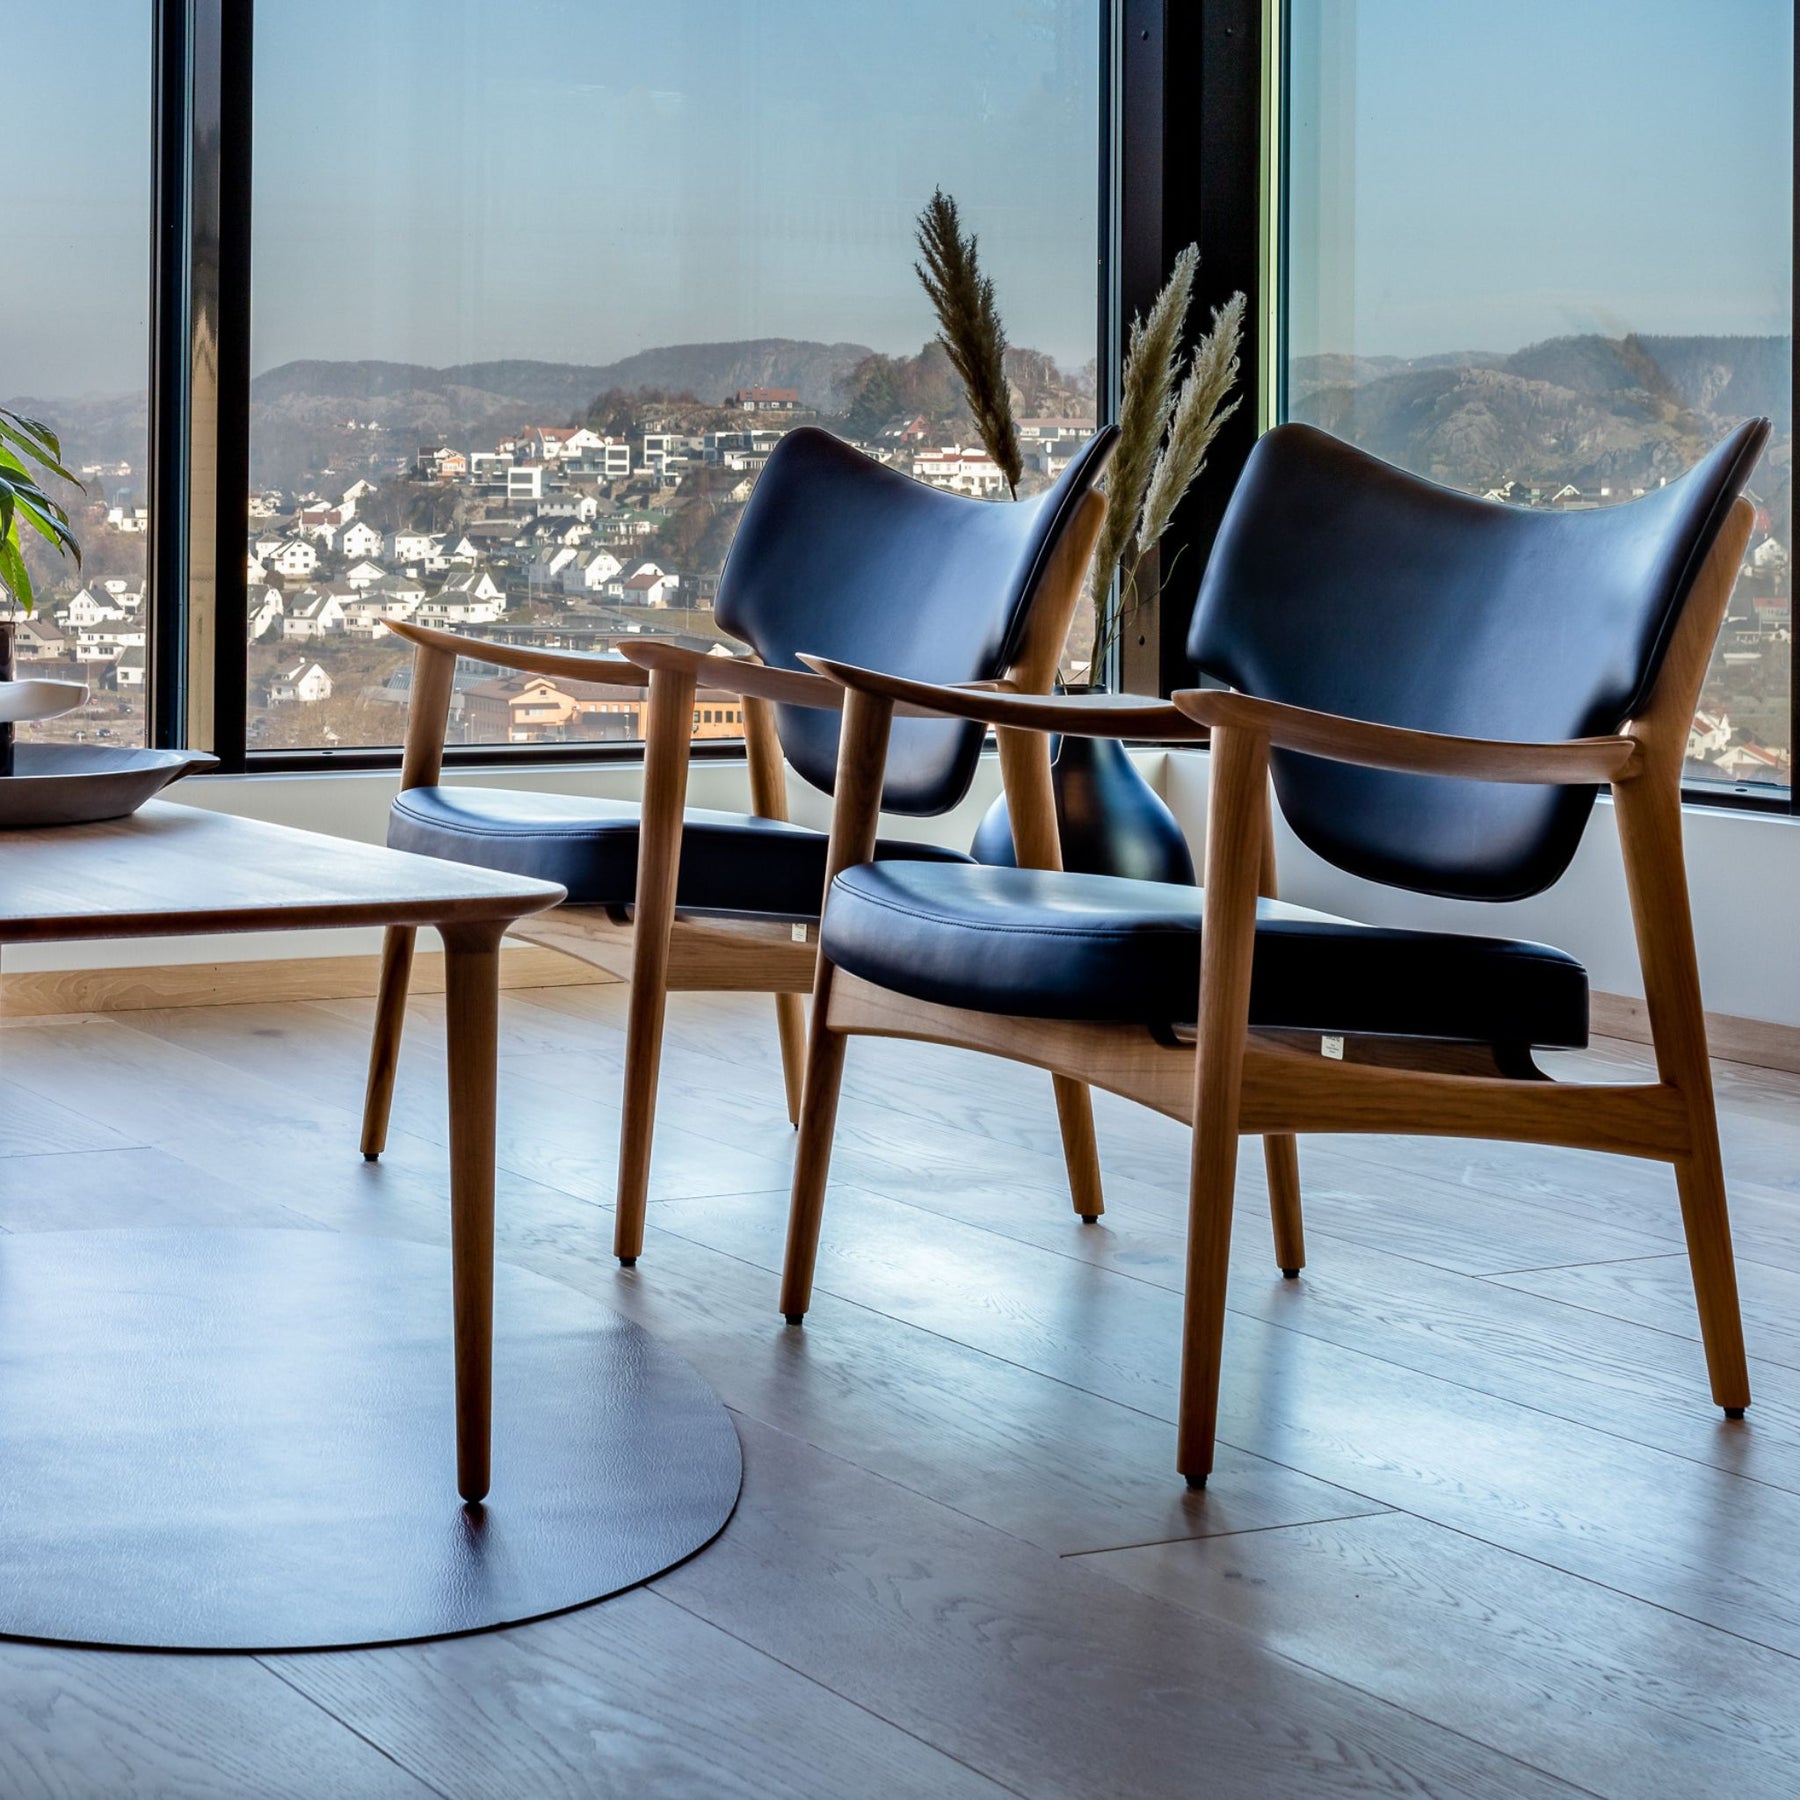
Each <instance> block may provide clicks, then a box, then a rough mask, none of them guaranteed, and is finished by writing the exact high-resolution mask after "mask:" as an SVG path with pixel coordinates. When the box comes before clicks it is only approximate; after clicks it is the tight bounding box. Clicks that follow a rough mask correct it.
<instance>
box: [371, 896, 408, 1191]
mask: <svg viewBox="0 0 1800 1800" xmlns="http://www.w3.org/2000/svg"><path fill="white" fill-rule="evenodd" d="M418 935H419V933H418V930H417V928H416V927H415V926H412V925H390V926H389V927H388V928H387V932H386V934H385V935H384V936H383V938H382V940H381V989H380V993H379V995H378V997H377V999H376V1002H375V1035H374V1038H373V1040H372V1041H371V1043H370V1045H369V1085H368V1088H367V1090H366V1092H365V1094H364V1096H363V1129H362V1153H363V1155H364V1156H366V1157H367V1158H368V1159H369V1161H370V1162H373V1161H375V1159H376V1158H377V1157H378V1156H380V1154H381V1153H382V1151H383V1150H385V1149H386V1148H387V1132H388V1114H389V1112H390V1111H391V1110H392V1108H393V1104H394V1074H395V1071H396V1070H397V1069H398V1068H399V1066H400V1033H401V1031H402V1030H403V1028H404V1027H405V1024H406V990H407V987H408V986H409V985H410V983H411V980H412V966H413V943H414V940H415V939H416V938H417V937H418Z"/></svg>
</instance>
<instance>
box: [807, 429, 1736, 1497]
mask: <svg viewBox="0 0 1800 1800" xmlns="http://www.w3.org/2000/svg"><path fill="white" fill-rule="evenodd" d="M1767 439H1768V426H1767V424H1766V423H1764V422H1762V421H1752V422H1750V423H1748V424H1745V425H1743V426H1740V427H1739V428H1738V429H1737V430H1736V431H1734V432H1733V433H1732V434H1731V435H1730V436H1729V437H1728V438H1727V439H1726V440H1725V441H1724V442H1723V443H1722V444H1720V445H1719V446H1718V447H1717V448H1716V449H1715V450H1714V451H1713V452H1712V453H1711V454H1710V455H1709V456H1707V457H1706V458H1705V460H1704V461H1703V462H1701V463H1700V464H1699V465H1698V466H1697V467H1695V468H1694V469H1692V470H1690V471H1689V472H1688V473H1687V474H1686V475H1684V476H1683V477H1681V478H1680V479H1679V480H1676V481H1672V482H1670V483H1669V484H1668V485H1667V486H1666V487H1664V488H1662V489H1660V490H1659V491H1657V492H1655V493H1652V494H1650V495H1648V496H1646V497H1644V498H1642V499H1639V500H1636V501H1633V502H1631V503H1629V504H1626V505H1621V506H1616V507H1611V508H1606V509H1602V510H1598V511H1591V512H1580V513H1549V512H1526V511H1522V510H1518V509H1515V508H1511V507H1505V506H1498V505H1494V504H1491V503H1488V502H1485V501H1480V500H1474V499H1471V498H1469V497H1467V496H1465V495H1462V494H1458V493H1453V492H1450V491H1449V490H1447V489H1444V488H1440V487H1436V486H1433V485H1432V484H1431V483H1429V482H1426V481H1421V480H1417V479H1415V478H1414V477H1412V476H1410V475H1407V474H1404V473H1402V472H1401V471H1400V470H1398V469H1394V468H1390V467H1388V466H1387V465H1386V464H1384V463H1381V462H1378V461H1376V460H1375V459H1374V458H1372V457H1369V456H1365V455H1363V454H1362V453H1361V452H1359V451H1357V450H1354V449H1351V448H1350V447H1348V446H1347V445H1344V444H1341V443H1339V442H1337V441H1335V440H1334V439H1332V438H1330V437H1327V436H1325V435H1324V434H1322V433H1320V432H1317V431H1314V430H1311V429H1309V428H1307V427H1304V426H1299V425H1289V426H1283V427H1281V428H1279V429H1278V430H1275V431H1272V432H1270V433H1269V434H1268V435H1267V436H1266V437H1265V438H1264V439H1263V440H1262V441H1261V443H1260V444H1259V445H1258V446H1257V447H1256V449H1255V451H1254V452H1253V454H1252V456H1251V458H1250V461H1249V463H1248V465H1247V467H1246V468H1245V471H1244V474H1243V477H1242V479H1241V481H1240V483H1239V486H1238V488H1237V491H1236V493H1235V494H1234V496H1233V498H1232V501H1231V505H1230V507H1229V509H1228V512H1227V515H1226V517H1225V520H1224V523H1223V525H1222V527H1221V529H1220V532H1219V536H1218V539H1217V542H1216V544H1215V546H1214V549H1213V553H1212V558H1211V561H1210V564H1209V566H1208V568H1207V571H1206V574H1205V578H1204V580H1203V582H1202V585H1201V590H1200V595H1199V599H1198V603H1197V605H1196V608H1195V612H1194V618H1193V628H1192V631H1191V632H1190V634H1189V639H1188V651H1189V654H1190V655H1191V656H1192V657H1193V659H1194V660H1195V661H1196V662H1197V663H1198V665H1199V667H1200V668H1201V670H1202V671H1203V672H1204V674H1205V675H1207V676H1209V677H1212V678H1214V679H1216V680H1218V681H1219V682H1221V683H1224V684H1226V687H1225V688H1219V689H1195V690H1193V691H1190V692H1186V693H1181V694H1177V695H1176V696H1175V697H1174V700H1173V702H1172V703H1168V702H1157V701H1134V700H1130V699H1124V698H1122V699H1118V700H1113V701H1108V700H1107V699H1106V698H1104V697H1102V698H1101V699H1099V700H1098V701H1096V702H1083V701H1075V700H1058V699H1052V698H1024V697H1012V696H1006V695H999V694H971V693H966V692H965V693H956V692H951V691H946V690H944V689H941V688H938V689H934V688H932V687H930V686H928V685H926V684H924V683H920V682H916V681H899V680H894V679H892V678H891V677H889V676H886V675H877V674H872V673H869V672H867V671H864V670H858V669H854V668H850V667H846V666H844V664H843V663H841V662H827V661H824V660H820V661H819V662H818V663H817V666H818V667H819V668H821V669H823V670H825V671H826V672H827V673H829V674H830V675H832V677H833V678H834V679H836V680H838V681H841V682H842V683H844V685H845V687H846V689H847V690H848V692H849V702H848V705H847V709H846V713H845V719H844V730H843V745H842V749H841V752H840V763H839V774H838V795H837V805H836V809H835V814H834V820H833V825H832V845H831V857H830V869H831V873H832V877H833V879H832V882H831V887H830V890H829V894H828V898H827V902H826V907H825V914H824V923H823V927H822V932H821V940H822V943H821V953H820V957H819V970H818V981H817V985H816V987H815V989H814V997H813V1016H812V1028H811V1034H810V1038H809V1049H808V1067H807V1085H806V1100H805V1106H804V1110H803V1114H802V1119H801V1136H800V1146H799V1160H798V1163H797V1165H796V1170H795V1176H794V1194H793V1209H792V1216H791V1221H790V1227H789V1237H788V1250H787V1264H786V1270H785V1274H784V1277H783V1288H782V1299H781V1306H782V1310H783V1312H784V1313H785V1314H786V1315H787V1317H788V1319H789V1321H790V1323H798V1322H799V1320H800V1318H801V1316H802V1315H803V1314H804V1312H805V1310H806V1307H807V1304H808V1301H809V1298H810V1292H811V1284H812V1273H813V1262H814V1256H815V1252H816V1247H817V1242H818V1232H819V1222H820V1214H821V1210H822V1206H823V1201H824V1193H825V1183H826V1173H827V1166H828V1161H829V1157H830V1151H831V1136H832V1122H833V1116H834V1113H835V1110H836V1105H837V1093H838V1086H839V1082H840V1079H841V1075H842V1070H843V1058H844V1047H845V1043H846V1040H847V1037H848V1036H849V1035H851V1034H855V1033H859V1032H863V1033H876V1034H899V1035H905V1036H908V1037H914V1038H925V1039H930V1040H935V1041H939V1042H943V1043H950V1044H961V1045H966V1046H969V1047H972V1048H976V1049H983V1050H988V1051H991V1052H994V1053H996V1054H999V1055H1003V1056H1008V1057H1012V1058H1015V1059H1017V1060H1019V1061H1023V1062H1029V1063H1035V1064H1038V1065H1040V1066H1042V1067H1045V1068H1049V1069H1051V1070H1054V1071H1056V1072H1058V1073H1059V1074H1062V1075H1064V1076H1066V1077H1070V1078H1078V1079H1080V1080H1084V1081H1088V1082H1097V1083H1099V1084H1100V1085H1101V1086H1103V1087H1107V1088H1110V1089H1113V1090H1115V1091H1117V1092H1119V1093H1122V1094H1126V1095H1128V1096H1130V1097H1132V1098H1135V1099H1138V1100H1140V1101H1142V1102H1144V1103H1145V1104H1147V1105H1149V1106H1152V1107H1155V1108H1157V1109H1158V1110H1160V1111H1162V1112H1165V1113H1167V1114H1169V1115H1170V1116H1172V1117H1175V1118H1179V1119H1182V1120H1184V1121H1189V1122H1191V1124H1192V1127H1193V1162H1192V1184H1191V1194H1190V1213H1189V1225H1188V1256H1187V1282H1186V1315H1185V1319H1186V1323H1185V1330H1184V1337H1183V1346H1182V1355H1181V1409H1180V1426H1179V1444H1178V1456H1177V1465H1178V1467H1179V1469H1180V1470H1181V1472H1182V1473H1183V1474H1184V1475H1185V1476H1187V1478H1188V1480H1189V1482H1190V1483H1191V1484H1193V1485H1196V1486H1197V1485H1199V1484H1200V1483H1202V1482H1203V1481H1204V1480H1205V1478H1206V1475H1207V1473H1208V1471H1209V1470H1210V1469H1211V1467H1212V1456H1213V1437H1214V1432H1215V1422H1216V1417H1217V1401H1218V1383H1219V1356H1220V1345H1221V1340H1222V1335H1223V1329H1224V1319H1225V1285H1226V1262H1227V1255H1228V1250H1229V1246H1230V1241H1231V1206H1232V1190H1233V1184H1234V1179H1235V1174H1236V1165H1237V1146H1238V1137H1239V1135H1240V1133H1244V1132H1254V1133H1260V1134H1262V1135H1263V1136H1264V1138H1265V1141H1266V1143H1267V1145H1268V1148H1269V1163H1270V1176H1271V1180H1270V1194H1271V1200H1272V1204H1273V1210H1274V1225H1275V1248H1276V1261H1277V1263H1278V1264H1279V1266H1280V1268H1281V1270H1282V1272H1283V1273H1284V1274H1285V1275H1289V1276H1295V1275H1298V1273H1299V1271H1300V1267H1301V1264H1302V1262H1303V1261H1304V1249H1303V1240H1302V1234H1301V1218H1300V1193H1299V1178H1298V1164H1297V1161H1296V1159H1295V1157H1294V1152H1293V1142H1294V1134H1295V1133H1298V1132H1305V1131H1328V1132H1342V1131H1372V1132H1384V1133H1387V1132H1402V1133H1419V1134H1426V1135H1446V1136H1458V1137H1489V1138H1502V1139H1513V1140H1519V1141H1535V1142H1542V1143H1548V1144H1561V1145H1570V1146H1577V1147H1584V1148H1590V1149H1595V1150H1606V1151H1611V1152H1614V1153H1617V1154H1622V1155H1629V1156H1640V1157H1649V1158H1653V1159H1657V1160H1660V1161H1665V1162H1668V1163H1671V1164H1673V1166H1674V1170H1675V1175H1676V1182H1677V1186H1678V1189H1679V1194H1680V1203H1681V1212H1682V1218H1683V1222H1684V1225H1685V1228H1686V1236H1687V1248H1688V1256H1689V1260H1690V1263H1691V1265H1692V1270H1693V1276H1694V1285H1695V1290H1696V1295H1697V1299H1698V1304H1699V1312H1700V1323H1701V1328H1702V1335H1703V1337H1704V1340H1705V1349H1706V1360H1707V1367H1708V1370H1709V1372H1710V1375H1711V1382H1712V1395H1713V1399H1714V1400H1715V1402H1717V1404H1718V1405H1720V1406H1721V1407H1723V1408H1724V1409H1725V1411H1726V1412H1727V1414H1728V1415H1730V1416H1732V1417H1738V1416H1741V1414H1742V1412H1743V1409H1744V1408H1745V1407H1746V1406H1747V1405H1748V1404H1749V1400H1750V1390H1749V1380H1748V1374H1747V1371H1746V1367H1745V1361H1744V1346H1743V1336H1742V1331H1741V1329H1740V1325H1739V1319H1738V1304H1737V1289H1736V1281H1735V1276H1734V1273H1733V1265H1732V1251H1731V1235H1730V1228H1729V1225H1728V1223H1727V1218H1726V1204H1725V1187H1724V1177H1723V1174H1722V1171H1721V1168H1720V1161H1719V1142H1718V1129H1717V1124H1716V1120H1715V1117H1714V1111H1713V1096H1712V1086H1711V1074H1710V1069H1709V1065H1708V1062H1707V1047H1706V1027H1705V1018H1704V1014H1703V1013H1702V1010H1701V1000H1700V983H1699V975H1698V971H1697V968H1696V964H1695V956H1694V941H1693V931H1692V925H1691V920H1690V915H1689V907H1688V893H1687V882H1686V876H1685V872H1684V868H1683V862H1682V849H1681V765H1682V760H1683V756H1684V754H1685V749H1686V744H1687V735H1688V727H1689V723H1690V721H1691V719H1692V717H1693V712H1694V706H1695V703H1696V701H1697V699H1698V696H1699V692H1700V686H1701V682H1702V680H1703V678H1704V676H1705V672H1706V666H1707V661H1708V658H1709V655H1710V653H1711V650H1712V646H1713V642H1714V639H1715V637H1716V636H1717V633H1718V629H1719V624H1720V620H1721V619H1722V617H1723V614H1724V609H1725V605H1726V602H1727V600H1728V598H1729V596H1730V592H1731V587H1732V583H1733V581H1734V579H1735V577H1736V574H1737V571H1738V568H1739V565H1740V563H1741V561H1742V559H1743V555H1744V549H1745V545H1746V542H1747V540H1748V535H1749V530H1750V519H1751V508H1750V504H1749V502H1748V501H1747V500H1745V499H1743V498H1742V497H1741V495H1742V490H1743V487H1744V484H1745V481H1746V479H1747V478H1748V476H1749V474H1750V471H1751V469H1752V468H1753V466H1754V465H1755V463H1756V460H1757V458H1758V456H1759V455H1760V454H1761V452H1762V449H1763V446H1764V444H1765V443H1766V442H1767ZM896 705H902V706H910V707H913V708H918V707H932V708H935V709H936V710H938V711H941V712H944V713H946V714H948V715H950V716H953V717H957V718H963V719H970V720H984V721H987V722H989V723H991V724H993V725H996V726H999V727H1002V728H1005V729H1009V730H1021V729H1029V730H1034V731H1046V730H1055V731H1062V732H1080V733H1087V734H1090V735H1095V736H1117V737H1126V738H1133V737H1135V738H1144V739H1156V740H1168V739H1172V738H1173V739H1179V738H1181V737H1184V736H1185V737H1187V738H1190V739H1195V740H1198V739H1200V738H1201V737H1203V736H1205V735H1206V734H1207V733H1208V732H1210V737H1211V777H1212V789H1211V800H1210V804H1209V814H1208V819H1207V845H1206V866H1205V882H1204V892H1203V893H1201V892H1196V891H1194V890H1191V889H1183V888H1173V887H1161V886H1156V885H1151V884H1147V883H1139V882H1130V881H1122V880H1113V879H1109V878H1107V877H1104V876H1092V875H1074V874H1055V873H1046V872H1043V871H1041V870H1033V869H1029V868H1026V869H1001V868H972V867H965V866H946V865H942V864H932V863H906V864H901V863H879V862H871V861H870V860H869V847H870V843H871V841H872V838H873V830H874V816H875V815H874V812H873V809H872V802H873V797H874V795H875V794H876V792H877V791H878V786H879V778H880V769H881V764H882V755H883V746H884V744H885V742H886V739H887V735H888V731H889V721H890V718H891V716H892V714H893V710H894V708H895V706H896ZM1271 778H1272V780H1273V788H1274V798H1275V800H1276V801H1277V802H1278V803H1279V804H1280V806H1281V809H1282V811H1283V813H1284V814H1285V816H1286V818H1287V820H1288V823H1289V824H1290V825H1291V826H1292V828H1293V830H1294V831H1295V833H1296V834H1297V835H1298V836H1299V837H1300V839H1301V840H1302V841H1303V842H1304V843H1305V844H1307V845H1308V846H1309V847H1310V848H1311V849H1312V850H1314V851H1315V852H1317V853H1318V854H1319V855H1320V856H1322V857H1324V858H1326V859H1327V860H1328V861H1330V862H1332V863H1334V864H1335V865H1336V866H1337V867H1339V868H1341V869H1345V870H1348V871H1350V872H1351V873H1353V874H1355V875H1359V876H1362V877H1365V878H1367V879H1369V880H1371V881H1377V882H1382V883H1385V884H1387V885H1389V886H1392V887H1397V888H1407V889H1411V890H1413V891H1415V892H1420V893H1426V894H1435V895H1443V896H1446V897H1450V898H1460V899H1470V900H1484V901H1508V900H1518V899H1522V898H1524V897H1526V896H1528V895H1531V894H1536V893H1539V892H1541V891H1542V890H1543V889H1545V888H1548V887H1549V886H1551V885H1552V884H1553V883H1554V882H1556V881H1557V880H1558V879H1559V878H1560V877H1561V875H1562V874H1563V871H1564V870H1565V869H1566V868H1567V867H1568V865H1569V861H1570V859H1571V857H1572V856H1573V855H1574V853H1575V849H1576V845H1577V844H1578V842H1579V841H1580V838H1581V835H1582V832H1583V830H1584V828H1585V826H1586V824H1587V820H1588V817H1589V815H1590V813H1591V812H1592V810H1593V806H1594V799H1595V795H1596V792H1597V791H1598V789H1599V788H1600V787H1601V786H1603V785H1604V786H1609V787H1610V789H1611V793H1612V797H1613V802H1614V807H1615V812H1616V817H1617V822H1618V827H1619V835H1620V840H1621V844H1622V848H1623V853H1624V863H1625V873H1626V877H1627V881H1628V884H1629V889H1630V895H1631V907H1632V914H1633V920H1634V924H1635V928H1636V936H1637V945H1638V951H1639V957H1640V960H1641V963H1642V967H1643V975H1644V988H1645V994H1646V997H1647V1000H1648V1008H1649V1015H1650V1023H1651V1029H1652V1032H1653V1036H1654V1043H1655V1055H1656V1065H1657V1071H1658V1078H1657V1079H1656V1080H1655V1081H1654V1082H1646V1083H1637V1084H1623V1085H1619V1084H1597V1085H1586V1084H1575V1083H1564V1082H1558V1081H1552V1080H1548V1079H1545V1078H1544V1077H1543V1076H1542V1075H1541V1074H1540V1072H1539V1071H1538V1069H1537V1068H1536V1066H1535V1065H1534V1063H1533V1060H1532V1052H1533V1050H1534V1049H1574V1048H1577V1047H1579V1046H1581V1045H1583V1044H1585V1043H1586V1041H1587V1030H1588V995H1587V974H1586V971H1585V970H1584V969H1583V968H1582V966H1581V964H1580V963H1578V962H1577V961H1576V960H1575V959H1574V958H1573V957H1572V956H1568V955H1566V954H1564V953H1563V952H1562V951H1560V950H1556V949H1552V948H1549V947H1548V946H1546V945H1542V944H1534V943H1526V942H1519V941H1514V940H1511V939H1502V938H1494V937H1485V936H1483V937H1475V936H1463V935H1460V934H1455V933H1451V932H1447V931H1422V930H1394V929H1383V928H1376V927H1372V926H1367V925H1361V924H1357V923H1354V922H1352V921H1350V920H1346V919H1340V918H1332V917H1327V916H1325V915H1323V914H1320V913H1317V912H1312V911H1309V910H1307V909H1305V908H1303V907H1298V906H1289V905H1284V904H1282V903H1281V902H1279V901H1278V900H1277V899H1276V898H1275V883H1274V862H1273V851H1272V847H1271V822H1270V793H1269V790H1270V783H1271ZM1203 915H1204V921H1205V929H1204V932H1203V931H1202V916H1203Z"/></svg>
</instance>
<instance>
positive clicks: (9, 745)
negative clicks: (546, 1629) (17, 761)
mask: <svg viewBox="0 0 1800 1800" xmlns="http://www.w3.org/2000/svg"><path fill="white" fill-rule="evenodd" d="M13 630H14V628H13V625H12V623H11V621H10V620H9V621H6V622H5V623H0V681H11V680H12V678H13ZM12 772H13V728H12V726H11V724H10V723H8V722H6V721H4V720H0V775H10V774H11V773H12Z"/></svg>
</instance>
